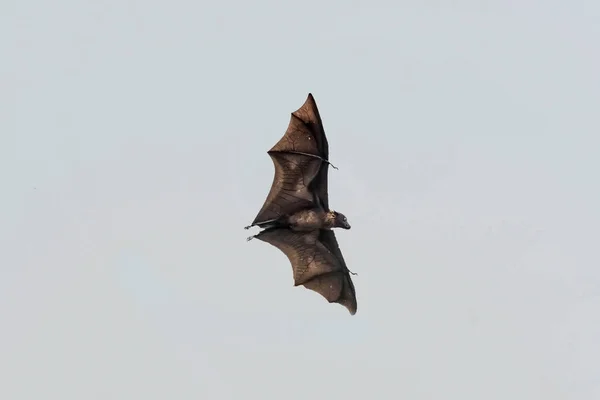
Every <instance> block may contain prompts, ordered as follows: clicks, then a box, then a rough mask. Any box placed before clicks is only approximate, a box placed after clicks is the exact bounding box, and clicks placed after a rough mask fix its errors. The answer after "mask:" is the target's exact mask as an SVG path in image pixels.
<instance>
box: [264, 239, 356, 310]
mask: <svg viewBox="0 0 600 400" xmlns="http://www.w3.org/2000/svg"><path fill="white" fill-rule="evenodd" d="M323 232H325V231H320V230H315V231H312V232H294V231H292V230H290V229H286V228H271V229H266V230H264V231H262V232H261V233H259V234H258V235H256V236H255V237H256V238H257V239H260V240H262V241H264V242H267V243H269V244H271V245H273V246H275V247H277V248H278V249H279V250H281V251H282V252H283V253H284V254H285V255H286V256H287V258H288V259H289V260H290V263H291V264H292V269H293V272H294V284H295V286H299V285H303V286H304V287H306V288H307V289H310V290H313V291H315V292H317V293H319V294H321V295H322V296H323V297H325V299H327V301H329V302H330V303H339V304H341V305H343V306H344V307H346V308H347V309H348V311H349V312H350V314H352V315H354V314H355V313H356V294H355V292H354V286H353V284H352V280H351V279H350V275H349V272H348V269H347V268H346V266H345V264H344V262H343V259H339V258H338V257H337V256H336V252H337V253H339V254H341V252H339V248H338V247H337V242H336V241H335V236H330V234H329V233H326V234H325V236H322V235H323ZM331 234H333V232H331ZM331 237H333V241H334V242H332V241H331ZM322 239H323V240H325V242H322V241H321V240H322ZM334 244H335V247H333V248H334V249H337V250H334V251H331V250H330V249H329V248H328V246H333V245H334ZM340 260H341V261H340Z"/></svg>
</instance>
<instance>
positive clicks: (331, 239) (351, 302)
mask: <svg viewBox="0 0 600 400" xmlns="http://www.w3.org/2000/svg"><path fill="white" fill-rule="evenodd" d="M319 241H320V242H321V243H323V245H324V246H325V247H326V248H327V250H329V251H330V252H331V253H332V254H333V255H334V256H335V258H336V260H337V262H338V263H340V264H341V266H342V268H343V269H344V271H345V272H346V273H345V275H344V278H345V279H344V280H343V284H344V287H343V288H342V295H341V297H340V301H339V302H340V303H342V304H343V305H344V306H346V307H347V308H348V309H349V310H354V313H356V308H357V304H356V291H355V290H354V283H352V278H351V277H350V271H349V270H348V267H347V266H346V261H345V260H344V256H343V255H342V251H341V250H340V246H339V245H338V241H337V239H336V238H335V233H334V232H333V230H325V229H323V230H321V232H320V234H319ZM354 313H353V314H354Z"/></svg>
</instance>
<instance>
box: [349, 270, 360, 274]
mask: <svg viewBox="0 0 600 400" xmlns="http://www.w3.org/2000/svg"><path fill="white" fill-rule="evenodd" d="M348 272H350V274H352V275H358V274H357V273H356V272H352V271H350V270H348Z"/></svg>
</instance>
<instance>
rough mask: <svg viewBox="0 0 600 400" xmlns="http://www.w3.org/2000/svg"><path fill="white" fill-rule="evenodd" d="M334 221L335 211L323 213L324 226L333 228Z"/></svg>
mask: <svg viewBox="0 0 600 400" xmlns="http://www.w3.org/2000/svg"><path fill="white" fill-rule="evenodd" d="M335 221H336V212H335V211H333V210H329V211H327V212H326V213H325V220H324V221H323V227H324V228H334V227H335Z"/></svg>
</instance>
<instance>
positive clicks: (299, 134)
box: [252, 114, 322, 225]
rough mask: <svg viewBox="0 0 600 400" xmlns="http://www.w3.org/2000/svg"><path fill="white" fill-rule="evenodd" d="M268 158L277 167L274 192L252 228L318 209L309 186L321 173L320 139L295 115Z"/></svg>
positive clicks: (268, 197) (272, 186) (266, 201)
mask: <svg viewBox="0 0 600 400" xmlns="http://www.w3.org/2000/svg"><path fill="white" fill-rule="evenodd" d="M299 153H301V154H299ZM268 154H269V156H270V157H271V160H272V161H273V165H274V166H275V176H274V177H273V184H272V185H271V191H270V192H269V195H268V196H267V199H266V200H265V203H264V204H263V206H262V208H261V210H260V211H259V212H258V215H257V216H256V218H255V219H254V221H253V222H252V225H260V224H262V223H265V222H268V221H273V220H275V219H277V218H279V217H281V216H283V215H286V214H293V213H295V212H296V211H299V210H302V209H304V208H308V207H313V206H315V205H316V204H315V203H314V198H313V193H312V192H311V190H310V188H309V185H310V183H311V182H312V181H313V179H314V178H315V177H316V176H317V174H318V173H319V169H320V168H321V164H322V161H321V159H320V158H318V157H319V150H318V148H317V141H316V139H315V138H314V137H313V136H312V133H311V132H310V130H309V129H308V128H307V127H306V125H305V124H304V123H303V122H302V121H301V120H300V119H299V118H298V117H296V116H294V115H293V114H292V116H291V119H290V124H289V126H288V129H287V131H286V133H285V135H284V136H283V137H282V138H281V140H279V142H277V144H276V145H275V146H273V148H272V149H271V150H269V152H268ZM313 155H314V156H317V157H312V156H313Z"/></svg>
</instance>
